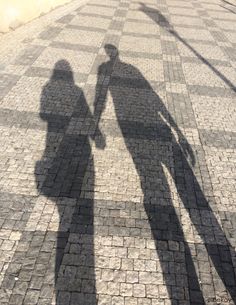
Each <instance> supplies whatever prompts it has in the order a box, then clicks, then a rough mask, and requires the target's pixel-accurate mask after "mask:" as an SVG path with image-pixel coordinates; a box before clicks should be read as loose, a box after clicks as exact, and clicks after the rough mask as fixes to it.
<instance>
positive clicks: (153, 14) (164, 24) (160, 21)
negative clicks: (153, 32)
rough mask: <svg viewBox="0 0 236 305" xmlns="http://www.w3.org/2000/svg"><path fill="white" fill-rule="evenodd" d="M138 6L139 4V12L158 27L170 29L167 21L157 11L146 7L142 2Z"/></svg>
mask: <svg viewBox="0 0 236 305" xmlns="http://www.w3.org/2000/svg"><path fill="white" fill-rule="evenodd" d="M139 4H140V11H142V12H143V13H145V14H146V15H147V16H149V17H150V18H151V19H152V20H153V21H154V22H156V23H157V24H158V25H160V26H161V27H165V28H169V27H170V23H169V21H168V20H167V19H166V17H165V16H164V15H162V14H161V13H160V12H159V11H158V10H157V9H154V8H151V7H148V6H147V5H146V4H144V3H143V2H139Z"/></svg>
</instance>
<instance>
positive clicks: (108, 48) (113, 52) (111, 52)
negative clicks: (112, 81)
mask: <svg viewBox="0 0 236 305" xmlns="http://www.w3.org/2000/svg"><path fill="white" fill-rule="evenodd" d="M104 50H105V52H106V54H107V56H109V57H110V59H111V60H112V59H115V58H116V57H118V56H119V51H118V49H117V47H115V46H114V45H113V44H109V43H108V44H105V46H104Z"/></svg>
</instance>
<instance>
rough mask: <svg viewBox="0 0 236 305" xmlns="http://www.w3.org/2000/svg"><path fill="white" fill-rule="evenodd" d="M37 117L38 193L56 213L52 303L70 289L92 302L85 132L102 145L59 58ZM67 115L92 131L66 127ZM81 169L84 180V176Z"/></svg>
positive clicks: (83, 301)
mask: <svg viewBox="0 0 236 305" xmlns="http://www.w3.org/2000/svg"><path fill="white" fill-rule="evenodd" d="M40 117H41V119H42V120H43V121H46V122H47V135H46V143H45V150H44V153H43V156H42V158H41V160H40V161H38V162H37V164H36V168H35V178H36V182H37V187H38V191H39V194H41V195H43V196H46V197H47V198H49V199H50V200H52V201H54V202H55V204H56V207H57V212H58V214H59V226H58V231H57V240H56V258H55V265H54V266H53V268H51V269H52V272H53V273H54V278H55V292H56V305H64V304H65V302H66V299H68V298H69V297H70V296H69V294H71V293H72V292H73V293H74V294H73V297H74V298H76V299H75V300H74V301H73V302H75V303H76V304H81V305H82V304H83V305H84V304H90V305H95V304H96V303H97V300H96V285H95V271H94V250H93V248H94V245H93V239H94V238H93V233H94V229H93V189H92V187H93V186H94V166H93V157H92V154H91V147H90V142H89V138H90V139H91V140H94V141H95V143H96V147H97V148H99V149H103V148H104V147H105V140H104V138H103V137H102V135H101V133H100V131H99V130H98V129H97V126H96V123H95V121H94V116H93V115H92V113H91V112H90V109H89V106H88V104H87V102H86V99H85V96H84V94H83V91H82V90H81V89H80V88H79V87H78V86H76V85H75V83H74V77H73V72H72V69H71V67H70V64H69V63H68V62H67V61H65V60H60V61H58V62H57V63H56V64H55V67H54V69H53V72H52V76H51V79H50V80H49V82H48V83H47V84H46V85H45V86H44V88H43V90H42V94H41V104H40ZM72 120H74V121H75V122H80V123H81V122H84V121H85V120H87V121H88V122H90V124H91V129H90V130H94V132H93V133H92V134H91V135H90V136H89V135H88V134H87V133H86V132H83V131H82V130H78V128H77V129H76V128H74V129H73V130H72V131H71V132H70V129H69V126H70V125H71V122H72ZM72 125H73V124H72ZM75 125H76V124H75ZM88 167H89V173H88V172H87V168H88ZM85 173H86V178H87V180H88V181H84V177H85ZM87 176H88V177H87ZM86 183H87V184H89V187H90V188H89V192H90V199H83V198H81V192H82V186H83V184H85V185H86ZM76 292H77V293H76ZM75 303H73V304H75Z"/></svg>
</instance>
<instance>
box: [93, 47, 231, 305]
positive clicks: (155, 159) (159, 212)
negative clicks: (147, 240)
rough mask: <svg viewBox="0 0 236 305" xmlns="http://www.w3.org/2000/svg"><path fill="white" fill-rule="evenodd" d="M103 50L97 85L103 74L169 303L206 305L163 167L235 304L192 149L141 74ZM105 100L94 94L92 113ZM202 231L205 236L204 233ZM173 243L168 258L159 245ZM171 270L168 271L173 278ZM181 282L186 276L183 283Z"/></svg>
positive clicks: (225, 252)
mask: <svg viewBox="0 0 236 305" xmlns="http://www.w3.org/2000/svg"><path fill="white" fill-rule="evenodd" d="M105 51H106V53H107V55H108V56H109V60H108V61H107V62H105V63H103V64H101V65H100V67H99V69H98V81H97V83H98V86H97V87H99V84H101V83H102V79H103V78H104V75H105V76H106V77H107V78H110V81H109V85H108V87H107V89H106V90H107V91H109V92H110V94H111V96H112V99H113V104H114V108H115V112H116V117H117V120H118V123H119V126H120V129H121V132H122V135H123V137H124V140H125V143H126V147H127V149H128V151H129V152H130V155H131V157H132V159H133V162H134V165H135V167H136V170H137V173H138V175H139V177H140V181H141V187H142V191H143V194H144V207H145V211H146V214H147V217H148V220H149V224H150V227H151V231H152V236H153V239H154V240H155V244H156V251H157V254H158V256H159V260H160V264H161V267H162V273H163V277H164V281H165V284H166V286H167V291H168V294H169V298H170V299H171V304H173V305H174V304H184V302H185V301H186V300H187V299H188V294H189V298H190V304H205V301H204V298H203V293H202V289H201V286H200V284H199V282H200V281H199V280H198V272H197V270H196V268H195V266H194V262H193V257H192V255H191V251H190V248H189V244H188V243H187V242H186V240H185V238H184V233H183V229H182V225H181V223H180V221H179V217H178V214H177V213H176V209H175V208H174V206H173V202H172V200H171V195H170V189H169V184H168V182H167V178H166V175H165V173H164V171H163V165H165V167H166V168H167V169H168V170H169V173H170V175H171V176H172V178H173V180H174V182H175V186H176V189H177V191H178V195H179V197H180V198H181V201H182V203H183V205H184V207H185V210H186V211H187V213H188V215H189V218H190V220H191V221H192V224H193V225H194V226H195V229H196V231H197V232H198V234H199V235H200V237H201V239H202V241H203V244H204V246H205V248H206V250H207V253H208V255H209V257H210V259H211V260H212V262H213V265H214V267H215V269H216V271H217V272H218V274H219V276H220V278H221V280H222V281H223V283H224V285H225V287H226V288H227V290H228V291H229V293H230V295H231V298H232V299H233V300H234V302H235V300H236V297H235V294H236V289H235V275H234V269H233V265H232V260H231V256H230V244H229V243H228V241H227V239H226V237H225V235H224V232H223V231H222V229H221V227H220V224H219V223H218V221H217V219H216V217H215V216H214V213H213V211H212V210H211V207H210V205H209V203H208V202H207V199H206V197H205V196H204V194H203V192H202V190H201V187H200V185H199V183H198V181H197V179H196V177H195V175H194V172H193V170H192V168H191V166H190V165H189V163H191V164H192V166H194V164H195V158H194V153H193V151H192V149H191V146H190V145H189V144H188V142H187V140H186V138H185V137H184V136H183V134H182V132H181V130H180V129H179V128H178V126H177V124H176V123H175V121H174V119H173V118H172V117H171V115H170V113H168V110H167V109H166V107H165V105H164V103H163V102H162V100H161V98H160V97H159V96H158V95H157V94H156V92H154V90H153V89H152V87H151V86H150V84H149V83H148V81H147V80H146V79H145V78H144V76H143V75H142V74H141V72H140V71H139V70H138V69H137V68H135V67H134V66H132V65H130V64H127V63H125V62H123V61H121V59H120V57H119V52H118V50H117V48H116V47H115V46H113V45H106V46H105ZM153 69H155V67H153ZM106 95H107V94H105V96H106ZM103 96H104V95H103ZM105 99H106V98H99V96H98V97H97V98H96V99H95V109H96V108H97V109H100V111H102V109H103V108H104V104H105ZM171 129H172V130H173V131H174V133H176V134H177V137H178V140H176V139H175V136H174V135H173V133H172V131H171ZM167 142H169V143H170V146H168V143H167ZM170 151H171V152H172V153H173V161H174V164H172V165H171V164H169V161H170V160H169V159H168V155H170ZM166 156H167V157H166ZM163 197H164V198H163ZM194 211H195V213H193V212H194ZM204 212H205V213H206V214H207V215H208V217H209V222H210V223H208V224H207V226H206V227H205V228H204V224H203V222H202V219H201V215H202V213H204ZM197 215H198V216H197ZM196 218H198V219H196ZM201 224H203V226H202V225H201ZM206 228H207V230H209V232H206V231H205V230H204V229H206ZM208 234H209V235H211V234H212V235H213V236H214V237H215V238H216V239H217V234H219V236H221V237H222V236H223V237H224V238H223V239H224V243H223V244H214V242H213V244H212V242H209V240H208V239H207V237H209V236H208ZM215 234H216V236H215ZM211 237H212V236H211ZM172 241H173V242H177V244H178V245H179V246H176V247H175V249H174V250H173V249H172V250H173V252H172V254H171V251H170V250H171V248H165V247H164V248H163V243H162V242H167V244H168V245H171V242H172ZM216 241H217V240H216ZM177 244H176V243H175V245H177ZM181 244H183V245H184V249H181V246H180V245H181ZM170 247H171V246H170ZM223 256H224V257H223ZM181 263H184V265H185V271H183V270H182V272H181V271H180V269H178V268H179V265H180V264H181ZM168 264H169V265H168ZM170 266H172V267H173V268H172V274H171V271H170ZM173 270H174V273H173ZM206 272H210V270H208V271H206ZM185 278H187V279H186V281H185ZM186 287H187V291H188V292H186V289H185V288H186ZM205 297H208V296H205Z"/></svg>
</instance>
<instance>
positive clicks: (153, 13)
mask: <svg viewBox="0 0 236 305" xmlns="http://www.w3.org/2000/svg"><path fill="white" fill-rule="evenodd" d="M140 5H141V9H140V10H141V11H142V12H144V13H145V14H146V15H147V16H149V17H150V19H152V20H153V21H154V22H156V24H158V25H159V26H161V27H162V28H164V29H165V30H166V31H168V32H169V33H170V34H172V35H173V36H174V37H176V38H177V39H178V40H179V41H181V42H182V43H183V44H184V45H185V46H186V47H187V48H188V49H189V50H190V51H191V52H193V54H194V55H196V56H197V58H198V59H200V60H201V61H202V62H203V63H204V64H205V65H207V66H208V67H209V68H210V69H211V70H212V71H213V72H214V73H215V74H216V75H217V76H218V77H219V78H220V79H221V80H222V81H223V82H224V83H225V84H226V85H227V86H228V87H229V88H230V89H231V90H232V91H234V92H236V87H235V85H234V84H233V83H232V82H231V81H230V80H229V79H228V78H227V77H225V76H224V75H223V74H222V73H221V72H220V71H219V70H218V69H216V68H215V67H214V66H212V65H211V64H210V63H209V62H208V61H207V60H206V59H205V58H204V57H203V56H202V55H201V54H199V53H198V52H197V51H196V50H195V49H194V48H193V47H192V46H190V45H189V44H188V43H187V42H186V41H185V40H184V39H183V38H182V37H181V36H180V35H179V34H178V33H177V32H176V31H175V30H174V28H173V26H172V25H171V24H170V23H169V21H168V20H167V19H166V17H165V16H163V15H162V14H161V13H160V12H159V11H158V10H157V9H154V8H150V7H148V6H146V5H145V4H144V3H140Z"/></svg>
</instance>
